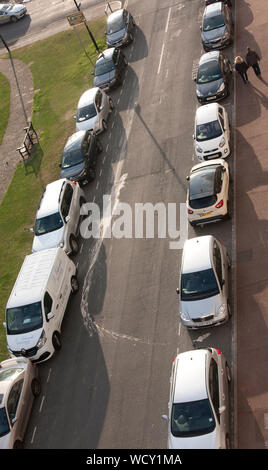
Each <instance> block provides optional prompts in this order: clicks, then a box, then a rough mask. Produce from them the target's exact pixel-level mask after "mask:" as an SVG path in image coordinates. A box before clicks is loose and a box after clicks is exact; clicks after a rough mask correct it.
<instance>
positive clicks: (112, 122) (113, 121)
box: [112, 121, 114, 129]
mask: <svg viewBox="0 0 268 470" xmlns="http://www.w3.org/2000/svg"><path fill="white" fill-rule="evenodd" d="M113 128H114V121H113V122H112V129H113Z"/></svg>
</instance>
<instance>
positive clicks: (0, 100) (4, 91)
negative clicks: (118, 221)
mask: <svg viewBox="0 0 268 470" xmlns="http://www.w3.org/2000/svg"><path fill="white" fill-rule="evenodd" d="M9 108H10V86H9V81H8V80H7V78H6V77H5V76H4V75H3V74H2V73H0V116H1V119H0V145H1V144H2V140H3V137H4V134H5V130H6V126H7V123H8V118H9Z"/></svg>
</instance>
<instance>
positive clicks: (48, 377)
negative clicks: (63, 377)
mask: <svg viewBox="0 0 268 470" xmlns="http://www.w3.org/2000/svg"><path fill="white" fill-rule="evenodd" d="M82 246H83V244H82ZM82 246H81V248H82ZM80 252H81V250H80ZM51 371H52V369H51V368H50V369H49V371H48V376H47V384H48V382H49V379H50V374H51Z"/></svg>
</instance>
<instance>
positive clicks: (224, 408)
mask: <svg viewBox="0 0 268 470" xmlns="http://www.w3.org/2000/svg"><path fill="white" fill-rule="evenodd" d="M225 410H226V406H220V408H219V413H220V414H222V413H223V412H224V411H225Z"/></svg>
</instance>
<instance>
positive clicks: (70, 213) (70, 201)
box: [61, 182, 79, 246]
mask: <svg viewBox="0 0 268 470" xmlns="http://www.w3.org/2000/svg"><path fill="white" fill-rule="evenodd" d="M73 193H74V190H73V187H72V184H71V183H69V182H66V184H65V187H64V190H63V195H62V200H61V214H62V217H63V219H64V221H65V233H64V242H65V243H64V244H65V246H67V245H68V244H69V239H70V235H71V234H75V233H76V224H77V220H76V214H75V204H74V197H73ZM78 212H79V211H78Z"/></svg>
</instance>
